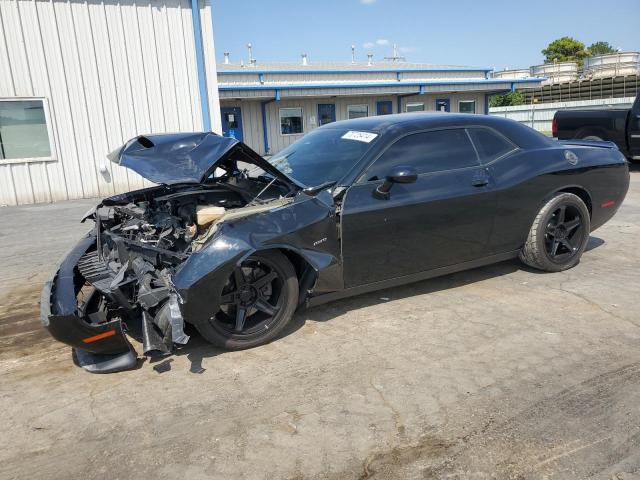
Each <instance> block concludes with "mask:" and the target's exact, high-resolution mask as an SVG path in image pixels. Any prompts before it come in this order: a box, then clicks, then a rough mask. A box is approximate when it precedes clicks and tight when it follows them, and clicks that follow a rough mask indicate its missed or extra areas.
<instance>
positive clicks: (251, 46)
mask: <svg viewBox="0 0 640 480" xmlns="http://www.w3.org/2000/svg"><path fill="white" fill-rule="evenodd" d="M247 49H248V50H249V66H250V67H253V66H255V64H256V59H255V58H253V45H251V43H247Z"/></svg>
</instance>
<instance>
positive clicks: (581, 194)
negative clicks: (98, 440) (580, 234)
mask: <svg viewBox="0 0 640 480" xmlns="http://www.w3.org/2000/svg"><path fill="white" fill-rule="evenodd" d="M558 193H572V194H574V195H575V196H576V197H578V198H579V199H580V200H582V201H583V202H584V204H585V205H586V206H587V210H589V217H593V202H592V201H591V194H590V193H589V192H588V191H587V189H586V188H584V187H581V186H578V185H573V186H569V187H563V188H561V189H559V190H557V191H555V192H554V193H553V195H556V194H558ZM553 195H551V196H553ZM551 196H549V198H548V199H547V201H548V200H549V199H550V198H551Z"/></svg>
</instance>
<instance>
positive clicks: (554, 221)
mask: <svg viewBox="0 0 640 480" xmlns="http://www.w3.org/2000/svg"><path fill="white" fill-rule="evenodd" d="M583 240H584V232H583V219H582V212H581V211H580V209H578V208H577V207H576V206H574V205H561V206H560V207H558V208H557V209H556V210H555V211H554V212H553V214H552V215H551V218H550V219H549V222H548V223H547V227H546V230H545V250H546V252H547V255H548V256H549V258H550V259H551V261H552V262H556V263H566V262H567V261H568V260H570V259H571V258H572V257H573V256H575V255H576V254H577V253H578V251H579V249H580V246H581V244H582V241H583Z"/></svg>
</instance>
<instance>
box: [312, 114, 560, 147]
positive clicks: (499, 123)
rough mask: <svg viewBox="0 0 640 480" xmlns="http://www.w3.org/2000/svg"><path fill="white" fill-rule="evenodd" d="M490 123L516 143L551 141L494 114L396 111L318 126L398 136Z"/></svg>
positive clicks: (530, 144)
mask: <svg viewBox="0 0 640 480" xmlns="http://www.w3.org/2000/svg"><path fill="white" fill-rule="evenodd" d="M469 126H487V127H491V128H494V129H496V130H498V131H499V132H501V133H502V134H503V135H506V136H507V137H508V138H510V139H512V140H513V141H514V142H515V143H516V144H517V145H520V146H525V147H534V146H537V147H541V146H543V145H544V144H547V143H548V140H547V139H546V137H544V135H542V134H540V133H538V132H536V131H535V130H533V129H531V128H529V127H526V126H525V125H522V124H520V123H519V122H516V121H514V120H510V119H507V118H503V117H497V116H493V115H479V114H472V113H449V112H415V113H396V114H391V115H378V116H374V117H362V118H355V119H352V120H341V121H338V122H333V123H329V124H327V125H323V126H322V127H320V128H319V130H320V129H322V130H325V129H327V130H328V129H341V130H345V129H346V130H364V131H371V132H376V133H378V134H379V135H380V136H381V137H385V136H387V137H395V136H398V135H403V134H405V133H411V132H414V131H420V130H428V129H432V128H443V127H444V128H446V127H469Z"/></svg>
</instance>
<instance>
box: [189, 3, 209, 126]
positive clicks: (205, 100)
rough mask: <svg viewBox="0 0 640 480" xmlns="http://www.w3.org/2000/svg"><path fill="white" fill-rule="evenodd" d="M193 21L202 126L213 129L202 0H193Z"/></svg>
mask: <svg viewBox="0 0 640 480" xmlns="http://www.w3.org/2000/svg"><path fill="white" fill-rule="evenodd" d="M191 21H192V22H193V39H194V42H195V48H196V66H197V68H198V90H199V91H200V110H201V112H202V128H203V130H204V131H205V132H210V131H211V115H210V114H209V94H208V93H207V72H206V69H205V65H204V47H203V45H202V26H201V23H200V0H191Z"/></svg>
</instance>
